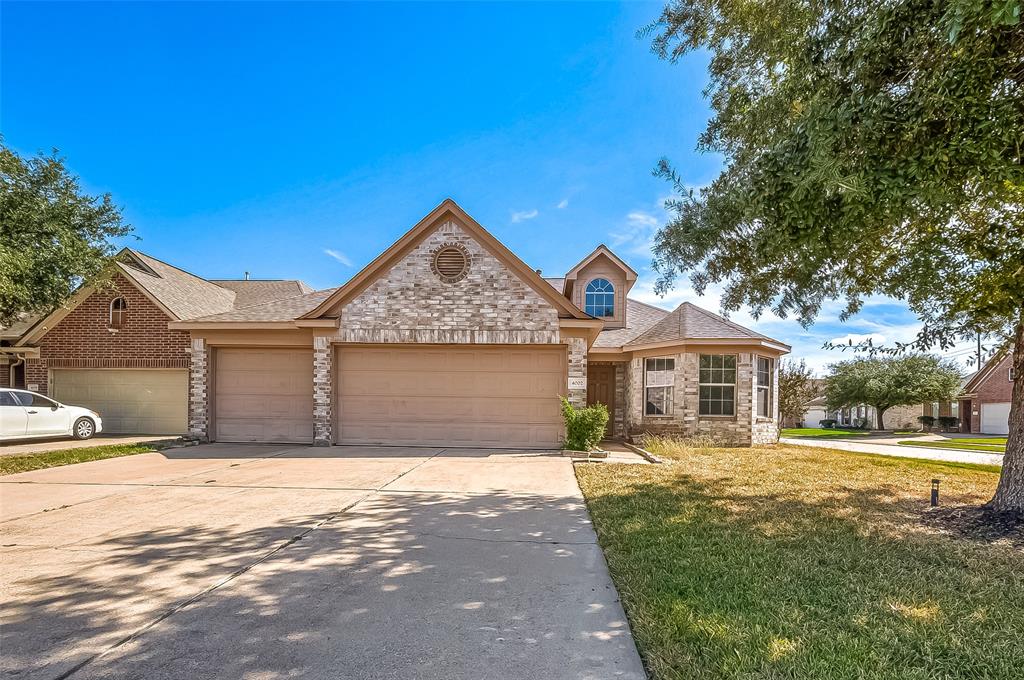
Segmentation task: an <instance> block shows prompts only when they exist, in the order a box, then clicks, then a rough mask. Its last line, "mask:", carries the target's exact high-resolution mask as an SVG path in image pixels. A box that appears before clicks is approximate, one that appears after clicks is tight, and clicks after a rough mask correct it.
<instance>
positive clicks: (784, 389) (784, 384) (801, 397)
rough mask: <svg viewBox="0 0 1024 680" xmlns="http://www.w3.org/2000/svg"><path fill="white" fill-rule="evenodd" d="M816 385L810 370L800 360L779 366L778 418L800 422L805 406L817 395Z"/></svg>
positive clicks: (785, 362) (786, 362)
mask: <svg viewBox="0 0 1024 680" xmlns="http://www.w3.org/2000/svg"><path fill="white" fill-rule="evenodd" d="M817 391H818V385H817V383H815V381H814V378H813V377H812V376H811V370H810V369H809V368H807V364H806V362H804V360H803V359H801V360H800V361H799V362H796V361H783V362H782V363H780V364H779V417H780V418H782V420H800V419H801V418H802V417H803V415H804V411H805V410H806V407H805V406H804V404H806V403H807V402H808V401H810V400H811V399H814V397H816V396H818V395H817Z"/></svg>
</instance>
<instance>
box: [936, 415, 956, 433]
mask: <svg viewBox="0 0 1024 680" xmlns="http://www.w3.org/2000/svg"><path fill="white" fill-rule="evenodd" d="M959 423H960V419H959V418H957V417H956V416H939V426H940V427H941V428H942V429H943V430H946V431H947V432H948V431H949V430H952V429H953V428H955V427H956V426H957V425H958V424H959Z"/></svg>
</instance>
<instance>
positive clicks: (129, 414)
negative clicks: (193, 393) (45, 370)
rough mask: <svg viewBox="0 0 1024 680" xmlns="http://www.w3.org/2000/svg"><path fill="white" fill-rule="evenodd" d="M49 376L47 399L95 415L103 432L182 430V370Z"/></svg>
mask: <svg viewBox="0 0 1024 680" xmlns="http://www.w3.org/2000/svg"><path fill="white" fill-rule="evenodd" d="M50 377H51V381H52V383H51V385H50V395H51V396H53V398H54V399H56V400H57V401H60V402H64V403H66V404H71V405H74V406H84V407H86V408H90V409H92V410H93V411H96V412H97V413H99V414H100V418H102V419H103V432H105V433H106V432H109V433H111V434H183V433H185V432H187V431H188V371H185V370H182V369H166V370H160V369H120V368H96V369H77V368H76V369H71V368H55V369H52V372H51V374H50Z"/></svg>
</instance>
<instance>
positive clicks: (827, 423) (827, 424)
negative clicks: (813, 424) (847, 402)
mask: <svg viewBox="0 0 1024 680" xmlns="http://www.w3.org/2000/svg"><path fill="white" fill-rule="evenodd" d="M818 425H821V426H822V427H823V428H825V429H826V430H831V429H832V428H833V427H835V426H836V421H835V418H825V419H824V420H819V421H818Z"/></svg>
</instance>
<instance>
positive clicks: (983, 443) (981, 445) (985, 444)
mask: <svg viewBox="0 0 1024 680" xmlns="http://www.w3.org/2000/svg"><path fill="white" fill-rule="evenodd" d="M899 444H900V446H929V447H931V448H933V449H957V450H968V451H987V452H989V453H1006V437H991V438H989V437H986V438H978V439H971V438H966V437H965V438H963V439H948V440H946V441H941V442H919V441H905V442H899Z"/></svg>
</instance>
